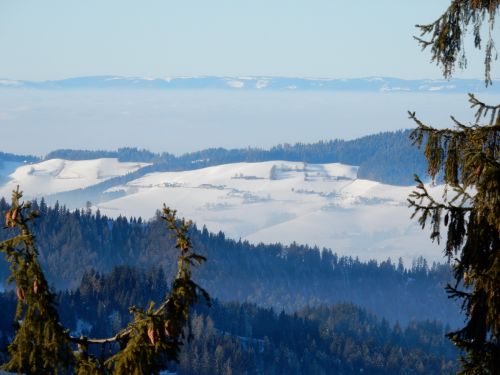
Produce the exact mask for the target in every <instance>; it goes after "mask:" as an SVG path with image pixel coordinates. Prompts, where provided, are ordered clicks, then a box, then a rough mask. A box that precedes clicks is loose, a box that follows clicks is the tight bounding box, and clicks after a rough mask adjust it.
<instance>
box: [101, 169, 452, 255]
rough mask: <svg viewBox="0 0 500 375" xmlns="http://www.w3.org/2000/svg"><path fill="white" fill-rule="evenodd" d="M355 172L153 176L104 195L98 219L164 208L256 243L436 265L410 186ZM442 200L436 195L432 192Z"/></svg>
mask: <svg viewBox="0 0 500 375" xmlns="http://www.w3.org/2000/svg"><path fill="white" fill-rule="evenodd" d="M356 173H357V167H353V166H346V165H341V164H309V165H304V164H303V163H295V162H286V161H270V162H263V163H235V164H228V165H221V166H216V167H210V168H205V169H200V170H194V171H184V172H162V173H152V174H148V175H146V176H144V177H143V178H140V179H137V180H134V181H131V182H129V183H128V184H126V185H123V186H116V187H113V188H112V189H110V190H109V191H108V192H113V193H114V194H118V195H119V196H120V197H119V198H117V199H113V200H110V201H107V202H102V203H100V204H99V205H98V208H99V209H100V210H101V212H103V213H104V214H107V215H110V216H117V215H119V214H122V215H126V216H143V217H151V215H152V214H153V213H154V212H155V210H157V209H159V208H161V205H162V203H164V202H165V203H166V204H167V205H169V206H171V207H174V208H176V209H178V210H179V213H180V214H181V215H183V216H185V217H187V218H190V219H192V220H194V221H195V222H196V223H197V224H198V225H199V226H202V225H206V226H207V228H208V229H209V230H210V231H215V232H217V231H219V230H221V231H223V232H224V233H225V234H226V235H227V236H229V237H232V238H236V239H238V238H242V239H246V240H249V241H251V242H254V243H258V242H261V241H262V242H266V243H270V242H282V243H286V244H289V243H292V242H294V241H296V242H298V243H301V244H309V245H317V246H320V247H328V248H332V249H333V250H334V251H336V252H338V253H340V254H347V255H353V256H359V257H360V258H363V259H369V258H376V259H379V260H385V259H387V258H388V257H391V258H392V259H393V260H397V258H398V257H400V256H402V257H403V258H404V259H405V260H406V261H409V262H411V260H412V259H414V258H415V257H417V256H419V255H423V256H425V257H426V258H428V259H429V260H442V252H441V251H440V250H439V248H438V247H437V246H436V245H433V244H431V243H430V241H429V239H428V233H426V232H422V231H421V230H420V228H419V227H418V225H417V224H416V222H415V221H411V220H410V219H409V218H410V215H411V211H410V209H409V208H408V207H407V203H406V198H407V197H408V194H409V193H410V192H411V191H412V190H413V187H412V186H409V187H400V186H390V185H384V184H381V183H378V182H374V181H368V180H361V179H357V178H356ZM431 190H435V193H436V194H437V195H438V194H440V191H441V188H440V187H436V188H431Z"/></svg>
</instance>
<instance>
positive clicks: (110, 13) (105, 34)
mask: <svg viewBox="0 0 500 375" xmlns="http://www.w3.org/2000/svg"><path fill="white" fill-rule="evenodd" d="M448 4H449V0H377V1H374V0H358V1H345V0H342V1H338V0H300V1H298V0H210V1H208V0H182V1H179V0H176V1H170V0H142V1H138V0H135V1H131V0H85V1H83V0H43V1H41V0H23V1H21V0H0V51H1V56H2V60H1V63H0V78H13V79H29V80H46V79H58V78H67V77H73V76H83V75H105V74H111V75H126V76H148V77H164V76H183V75H274V76H315V77H318V76H321V77H335V78H347V77H365V76H394V77H400V78H437V77H439V76H440V70H439V69H438V68H437V67H436V66H435V65H433V64H430V63H429V54H428V53H427V52H425V53H422V52H421V51H420V47H419V46H418V45H417V43H416V42H415V41H414V40H413V39H412V36H413V35H415V34H416V32H417V30H416V29H415V28H414V25H415V24H416V23H426V22H430V21H432V20H433V19H435V18H436V17H437V16H438V15H440V14H441V13H442V11H443V10H444V9H445V8H446V6H447V5H448ZM470 55H471V59H470V65H469V68H468V70H467V71H466V72H465V73H463V74H457V77H473V78H482V76H483V72H482V61H483V59H482V57H479V58H472V57H473V56H474V54H473V53H472V51H471V54H470ZM494 74H496V76H498V73H497V72H496V71H494Z"/></svg>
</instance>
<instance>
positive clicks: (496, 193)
mask: <svg viewBox="0 0 500 375" xmlns="http://www.w3.org/2000/svg"><path fill="white" fill-rule="evenodd" d="M470 101H471V103H472V104H473V106H477V107H478V113H477V117H476V119H477V120H478V121H479V120H480V118H481V117H482V116H481V115H482V114H485V115H486V114H488V112H489V116H488V118H489V119H490V121H489V122H488V123H487V124H486V125H483V126H481V125H479V124H474V125H465V124H461V123H459V122H458V121H457V120H455V123H456V128H455V129H435V128H432V127H429V126H427V125H425V124H424V123H422V122H421V121H420V120H418V119H417V118H416V117H415V114H414V113H411V114H410V116H411V118H412V119H413V120H415V121H416V122H417V124H418V128H417V129H416V130H415V131H414V132H413V134H412V137H413V139H414V141H415V142H416V143H417V144H418V145H421V144H422V143H425V156H426V157H427V160H428V162H429V174H430V176H431V177H432V178H433V179H436V178H437V177H438V175H439V174H440V173H442V176H443V179H444V182H445V184H446V191H445V194H444V195H443V197H442V199H437V198H436V197H433V196H431V195H430V194H429V192H428V190H427V189H426V187H425V185H424V184H423V183H422V181H421V180H420V179H419V178H418V177H417V182H418V186H417V190H416V191H415V192H413V194H412V195H411V196H410V199H409V202H410V205H411V206H412V207H414V209H415V212H414V215H413V216H415V215H419V222H420V224H421V225H422V227H424V226H425V225H426V223H427V222H430V225H431V238H432V239H433V240H437V241H439V239H440V236H441V231H442V227H443V226H444V227H445V228H446V236H447V241H446V247H445V253H446V256H447V257H448V258H449V259H450V260H452V261H453V265H454V273H455V279H456V284H455V285H454V286H452V285H449V286H448V288H447V289H448V293H450V296H451V297H453V298H459V299H462V300H463V305H462V306H463V309H464V311H465V313H466V315H467V322H466V325H465V327H464V328H462V329H460V330H458V331H456V332H452V333H450V334H449V337H450V338H451V339H452V340H453V342H454V343H455V344H456V345H457V346H458V347H459V348H461V349H464V350H465V351H466V352H467V357H466V358H464V360H463V366H464V367H463V368H464V372H465V373H472V374H494V373H495V371H498V369H500V341H499V340H500V106H496V107H489V106H486V105H485V104H484V103H480V102H478V101H477V99H476V98H474V96H472V95H471V97H470ZM497 373H498V372H497Z"/></svg>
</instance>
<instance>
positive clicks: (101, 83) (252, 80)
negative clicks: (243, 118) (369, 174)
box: [0, 76, 500, 94]
mask: <svg viewBox="0 0 500 375" xmlns="http://www.w3.org/2000/svg"><path fill="white" fill-rule="evenodd" d="M493 81H494V84H493V85H491V86H490V87H489V88H488V89H486V88H485V87H484V81H483V80H482V79H453V80H449V81H447V80H442V79H437V80H433V79H416V80H406V79H400V78H391V77H367V78H349V79H334V78H305V77H269V76H248V77H236V76H227V77H218V76H193V77H165V78H144V77H122V76H88V77H74V78H66V79H60V80H48V81H28V80H12V79H0V88H11V89H12V88H27V89H47V90H61V89H63V90H64V89H70V90H71V89H169V90H174V89H192V90H206V89H212V90H221V89H222V90H235V91H238V90H255V91H263V90H265V91H273V90H277V91H333V92H338V91H340V92H342V91H359V92H420V93H431V92H434V93H435V92H442V93H467V92H473V93H481V92H488V93H491V94H498V93H500V80H493ZM495 83H497V84H495Z"/></svg>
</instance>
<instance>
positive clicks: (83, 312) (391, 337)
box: [0, 267, 457, 375]
mask: <svg viewBox="0 0 500 375" xmlns="http://www.w3.org/2000/svg"><path fill="white" fill-rule="evenodd" d="M167 285H168V283H167V280H166V275H165V273H164V272H163V270H162V269H161V268H151V269H149V270H148V271H147V272H141V271H138V270H137V269H135V268H131V267H119V268H116V269H114V270H113V271H112V272H111V273H110V274H108V275H103V274H99V273H97V272H95V271H91V272H87V273H86V274H85V275H84V276H83V278H82V281H81V283H80V285H79V286H78V288H76V289H75V290H73V291H68V292H63V293H59V295H58V303H59V312H60V314H61V318H62V320H63V323H64V325H65V326H67V327H70V329H71V330H72V331H73V334H84V335H88V336H89V337H107V336H110V335H112V334H114V333H116V332H117V331H118V330H119V329H120V328H121V327H123V326H124V325H125V324H126V323H127V322H128V321H129V319H130V314H129V312H128V310H127V309H128V306H129V305H130V304H131V303H134V304H136V305H138V306H144V305H146V303H147V301H148V300H156V301H159V300H160V299H161V298H162V295H163V294H164V293H165V291H166V288H167ZM14 302H15V299H14V293H4V294H0V304H1V305H2V306H5V308H3V309H2V310H1V311H0V332H3V334H0V348H3V349H4V348H5V344H6V342H7V336H12V334H13V328H12V325H10V322H11V321H12V316H13V314H14V311H13V310H14ZM7 322H9V324H7ZM447 329H448V328H447V327H443V326H442V325H440V324H439V323H436V322H430V321H421V322H416V321H412V322H410V323H409V324H408V325H407V326H406V327H403V326H401V325H400V324H399V323H396V324H390V323H389V322H388V321H387V320H384V319H382V320H380V319H377V318H376V317H375V316H373V315H372V314H370V313H368V312H367V311H366V310H364V309H361V308H359V307H355V306H354V305H352V304H346V303H343V304H337V305H334V306H330V307H327V306H317V307H306V308H303V309H301V310H300V311H298V312H295V313H293V314H287V313H285V312H284V311H281V312H280V313H278V312H277V311H275V310H273V309H272V308H262V307H258V306H256V305H254V304H248V303H245V304H240V303H220V302H218V301H214V303H213V305H212V307H211V308H208V307H207V306H205V305H201V306H198V307H197V309H196V311H195V314H194V318H193V321H192V330H191V333H192V336H193V340H192V341H191V342H189V343H188V344H187V345H186V346H185V347H184V349H183V350H182V352H181V356H180V364H179V365H178V366H177V369H176V370H177V373H178V374H180V375H181V374H186V375H187V374H200V375H201V374H245V373H246V374H263V373H265V374H331V373H339V374H354V373H356V374H359V373H360V372H365V373H368V374H446V373H453V370H454V362H455V359H456V356H457V353H456V351H455V350H454V348H453V346H452V345H451V344H450V343H449V342H448V340H447V339H446V338H445V337H444V332H445V331H446V330H447ZM2 338H3V339H2ZM99 350H101V348H98V352H97V353H96V354H98V353H99ZM104 350H113V347H112V346H109V345H108V346H106V347H105V348H104ZM0 351H1V349H0ZM4 357H5V354H4Z"/></svg>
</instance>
